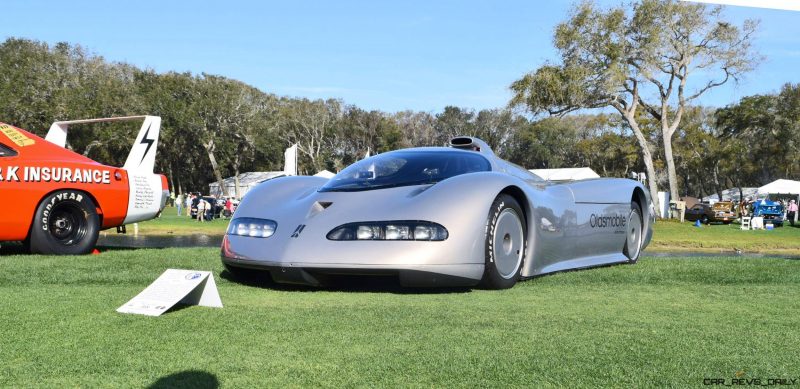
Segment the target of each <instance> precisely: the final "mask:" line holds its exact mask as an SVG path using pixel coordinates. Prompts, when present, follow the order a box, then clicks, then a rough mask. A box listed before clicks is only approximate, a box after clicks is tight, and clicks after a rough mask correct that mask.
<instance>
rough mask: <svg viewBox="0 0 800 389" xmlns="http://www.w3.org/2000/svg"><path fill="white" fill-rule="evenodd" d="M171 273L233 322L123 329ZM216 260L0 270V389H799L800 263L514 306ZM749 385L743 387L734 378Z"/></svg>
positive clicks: (84, 262)
mask: <svg viewBox="0 0 800 389" xmlns="http://www.w3.org/2000/svg"><path fill="white" fill-rule="evenodd" d="M167 268H184V269H197V270H211V271H213V273H214V276H215V277H216V281H217V284H218V286H219V292H220V294H221V296H222V300H223V303H224V304H225V307H224V308H222V309H214V308H204V307H187V308H184V309H179V310H175V311H172V312H168V313H167V314H165V315H164V316H162V317H145V316H138V315H125V314H119V313H116V312H115V310H116V308H117V307H119V306H120V305H122V304H123V303H124V302H126V301H127V300H128V299H130V298H131V297H133V296H134V295H136V294H137V293H139V292H140V291H141V290H142V289H143V288H144V287H145V286H147V285H148V284H149V283H150V282H152V281H153V280H154V279H155V278H156V277H157V276H158V275H159V274H161V273H162V272H163V271H164V270H165V269H167ZM221 271H222V266H221V264H220V262H219V258H218V250H217V249H199V248H197V249H163V250H155V249H143V250H117V251H113V250H112V251H106V252H103V253H102V254H100V255H88V256H75V257H50V256H20V255H11V254H8V253H4V254H2V255H0V295H2V298H0V317H2V318H3V325H2V336H0V362H1V363H0V387H46V388H51V387H145V386H148V385H153V384H155V385H156V387H158V386H159V385H161V386H163V387H214V386H215V385H220V386H221V387H284V386H288V387H354V386H370V387H409V386H410V387H531V386H563V387H596V386H614V387H634V386H638V387H641V386H675V387H685V386H702V384H703V379H704V378H727V379H728V380H730V379H731V378H733V377H734V374H735V373H736V372H740V374H744V376H743V377H744V378H762V379H767V378H798V377H800V353H798V350H800V315H798V310H799V309H800V261H795V260H786V259H776V258H769V259H756V258H746V257H737V258H719V259H716V258H715V259H710V258H703V259H691V258H671V259H650V258H646V257H645V258H643V259H642V260H641V261H640V263H639V264H637V265H634V266H627V265H622V266H612V267H605V268H599V269H592V270H585V271H576V272H566V273H560V274H556V275H552V276H546V277H540V278H536V279H533V280H529V281H526V282H523V283H521V284H518V285H517V286H516V287H514V288H513V289H511V290H505V291H487V290H461V289H456V290H444V291H430V290H415V289H400V288H397V287H395V286H393V284H391V283H390V284H387V286H381V284H379V283H377V282H374V281H373V282H370V283H361V284H359V286H357V287H352V288H343V289H336V290H314V289H303V288H299V289H298V288H285V287H277V286H275V285H273V284H271V283H269V282H267V281H261V282H255V283H252V282H251V283H250V284H242V283H235V282H231V281H229V280H228V279H226V278H224V276H226V274H222V276H223V277H221V274H220V272H221ZM741 372H743V373H741Z"/></svg>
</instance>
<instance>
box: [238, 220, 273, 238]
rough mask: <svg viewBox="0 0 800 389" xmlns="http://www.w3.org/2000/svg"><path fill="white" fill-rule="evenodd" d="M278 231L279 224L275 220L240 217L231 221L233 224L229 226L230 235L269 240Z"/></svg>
mask: <svg viewBox="0 0 800 389" xmlns="http://www.w3.org/2000/svg"><path fill="white" fill-rule="evenodd" d="M276 229H278V223H275V221H273V220H267V219H256V218H252V217H240V218H236V219H233V220H231V224H230V225H228V235H239V236H252V237H255V238H269V237H270V236H272V234H274V233H275V230H276Z"/></svg>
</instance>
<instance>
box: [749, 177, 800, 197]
mask: <svg viewBox="0 0 800 389" xmlns="http://www.w3.org/2000/svg"><path fill="white" fill-rule="evenodd" d="M758 194H775V195H778V194H782V195H800V181H794V180H784V179H780V180H775V181H772V182H770V183H769V184H767V185H764V186H762V187H760V188H758Z"/></svg>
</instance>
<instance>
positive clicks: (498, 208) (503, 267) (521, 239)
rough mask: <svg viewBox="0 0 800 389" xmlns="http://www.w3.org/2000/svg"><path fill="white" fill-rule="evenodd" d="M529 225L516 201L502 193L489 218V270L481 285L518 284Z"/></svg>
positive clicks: (506, 285) (504, 285)
mask: <svg viewBox="0 0 800 389" xmlns="http://www.w3.org/2000/svg"><path fill="white" fill-rule="evenodd" d="M526 236H527V225H526V223H525V216H524V214H523V213H522V208H521V207H520V205H519V203H517V200H515V199H514V198H513V197H511V196H509V195H506V194H501V195H500V196H497V198H496V199H495V200H494V202H493V203H492V207H491V209H490V210H489V217H488V220H487V221H486V269H485V270H484V273H483V278H482V279H481V286H483V287H485V288H488V289H508V288H510V287H512V286H514V284H516V283H517V280H518V279H519V278H520V273H521V271H522V263H523V259H524V258H525V246H526V242H525V240H526Z"/></svg>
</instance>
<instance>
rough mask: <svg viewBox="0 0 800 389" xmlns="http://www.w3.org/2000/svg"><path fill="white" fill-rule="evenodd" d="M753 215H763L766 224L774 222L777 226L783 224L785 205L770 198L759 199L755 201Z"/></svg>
mask: <svg viewBox="0 0 800 389" xmlns="http://www.w3.org/2000/svg"><path fill="white" fill-rule="evenodd" d="M753 216H754V217H757V216H760V217H763V218H764V224H765V225H766V224H769V223H772V224H774V225H775V226H776V227H780V226H783V205H781V204H780V203H777V202H774V201H770V200H758V201H756V202H754V203H753Z"/></svg>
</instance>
